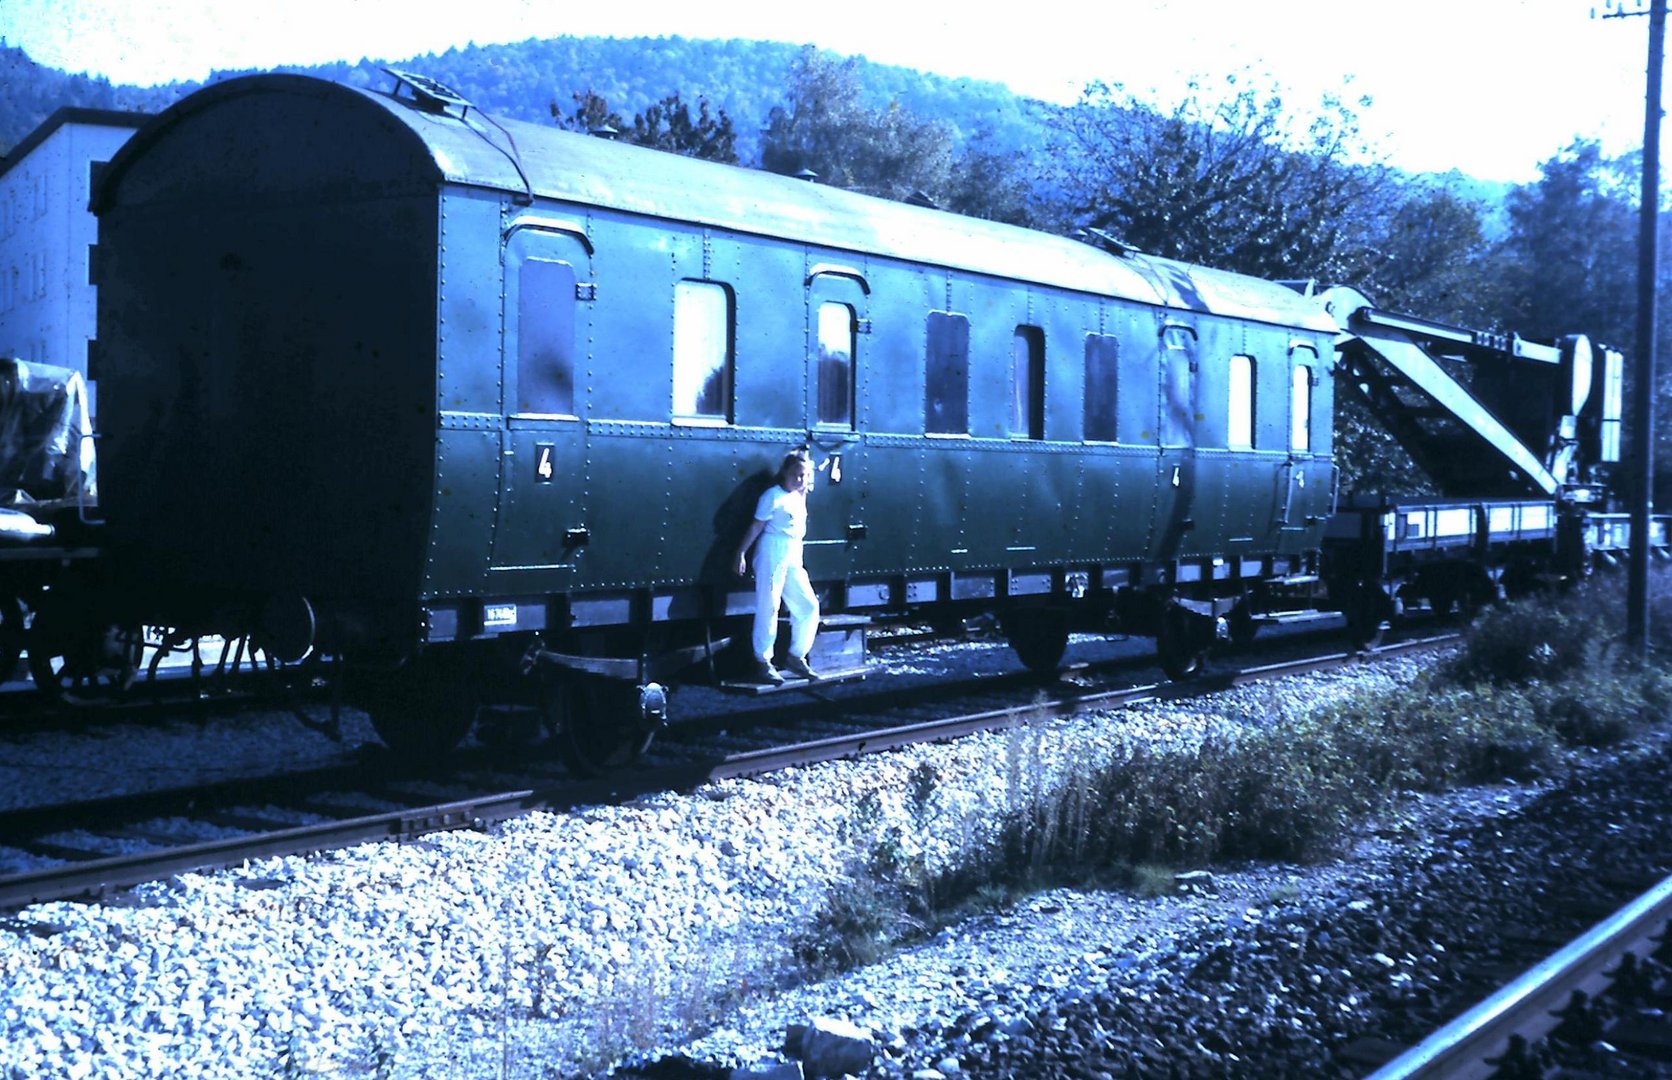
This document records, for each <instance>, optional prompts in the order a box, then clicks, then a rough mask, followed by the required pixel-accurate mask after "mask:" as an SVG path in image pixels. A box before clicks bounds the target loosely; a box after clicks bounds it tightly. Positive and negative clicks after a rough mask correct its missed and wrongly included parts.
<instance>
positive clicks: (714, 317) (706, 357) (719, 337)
mask: <svg viewBox="0 0 1672 1080" xmlns="http://www.w3.org/2000/svg"><path fill="white" fill-rule="evenodd" d="M732 340H733V339H732V293H731V290H730V289H729V288H727V287H726V286H724V285H719V284H716V283H714V282H712V281H681V282H678V283H676V284H675V285H674V287H673V414H674V416H675V417H677V418H679V419H681V420H697V421H707V422H710V423H714V422H718V423H722V424H723V423H729V422H730V421H731V402H732Z"/></svg>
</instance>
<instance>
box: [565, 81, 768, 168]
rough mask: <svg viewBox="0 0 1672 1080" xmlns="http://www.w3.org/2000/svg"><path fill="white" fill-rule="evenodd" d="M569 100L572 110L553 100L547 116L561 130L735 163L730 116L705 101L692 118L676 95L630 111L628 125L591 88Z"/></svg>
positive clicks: (676, 92) (734, 146) (735, 154)
mask: <svg viewBox="0 0 1672 1080" xmlns="http://www.w3.org/2000/svg"><path fill="white" fill-rule="evenodd" d="M571 97H572V98H573V100H574V102H575V107H574V109H573V110H571V111H570V112H568V113H564V112H563V111H562V110H560V109H559V108H558V106H557V103H556V102H552V105H551V114H552V118H553V119H555V120H556V121H557V122H558V125H559V126H560V127H564V128H567V129H568V130H570V131H580V132H586V133H589V134H599V133H601V132H615V133H617V134H618V135H620V137H621V138H622V140H623V141H625V142H630V143H632V144H634V145H635V146H648V147H650V148H651V149H653V150H665V151H667V152H668V153H671V154H683V155H684V156H686V157H694V158H701V159H703V160H704V161H718V162H722V163H724V164H727V165H735V164H737V132H736V131H735V130H734V129H733V127H732V121H731V117H729V116H727V115H726V111H725V110H724V109H719V110H714V109H712V108H711V107H710V106H709V103H708V99H707V98H699V99H698V101H697V115H696V118H695V119H693V118H692V117H691V107H690V106H689V105H687V104H686V103H685V101H684V100H683V99H682V98H681V97H680V96H679V92H678V91H675V92H673V93H671V94H669V95H667V96H666V97H664V98H662V100H660V101H658V102H656V103H655V104H654V105H651V106H650V107H649V108H647V109H645V110H644V111H643V112H640V113H634V114H633V122H632V123H631V124H628V123H626V122H625V121H624V120H622V118H621V114H619V113H617V112H615V111H614V110H612V109H611V108H610V105H609V102H607V101H605V100H604V98H603V97H602V96H601V95H599V94H597V93H595V92H593V91H591V90H587V91H586V92H584V93H579V94H573V95H571Z"/></svg>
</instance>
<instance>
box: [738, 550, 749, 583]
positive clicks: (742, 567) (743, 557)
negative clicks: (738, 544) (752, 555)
mask: <svg viewBox="0 0 1672 1080" xmlns="http://www.w3.org/2000/svg"><path fill="white" fill-rule="evenodd" d="M737 576H738V577H748V576H749V556H748V554H747V553H746V552H742V551H740V552H738V553H737Z"/></svg>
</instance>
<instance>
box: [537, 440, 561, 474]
mask: <svg viewBox="0 0 1672 1080" xmlns="http://www.w3.org/2000/svg"><path fill="white" fill-rule="evenodd" d="M556 475H557V444H556V443H535V444H534V482H535V483H536V484H549V483H551V482H552V478H553V477H555V476H556Z"/></svg>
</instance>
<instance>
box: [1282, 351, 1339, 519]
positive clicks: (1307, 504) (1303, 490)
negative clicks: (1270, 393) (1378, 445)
mask: <svg viewBox="0 0 1672 1080" xmlns="http://www.w3.org/2000/svg"><path fill="white" fill-rule="evenodd" d="M1289 361H1290V364H1289V460H1288V461H1287V462H1285V463H1284V465H1283V475H1282V477H1281V478H1280V480H1279V483H1280V485H1281V498H1282V505H1281V506H1280V507H1279V516H1278V528H1279V529H1280V530H1282V531H1288V532H1295V531H1303V530H1305V529H1307V528H1308V527H1309V526H1310V524H1312V523H1315V522H1316V521H1317V520H1318V518H1319V517H1323V516H1328V514H1330V513H1331V512H1333V509H1334V507H1333V506H1331V504H1330V501H1331V500H1332V499H1333V497H1334V492H1333V488H1334V484H1333V479H1334V477H1333V470H1332V469H1320V468H1319V467H1318V466H1316V465H1315V464H1314V463H1313V462H1314V454H1315V452H1316V451H1315V448H1314V447H1313V439H1314V419H1315V417H1314V416H1313V413H1314V411H1315V410H1314V409H1313V407H1312V406H1313V400H1312V399H1313V397H1314V396H1315V395H1314V390H1315V389H1316V387H1317V386H1318V371H1319V368H1320V364H1319V361H1318V351H1317V350H1316V349H1314V348H1313V347H1312V346H1311V345H1308V344H1306V343H1304V342H1294V343H1293V344H1291V345H1290V346H1289Z"/></svg>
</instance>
